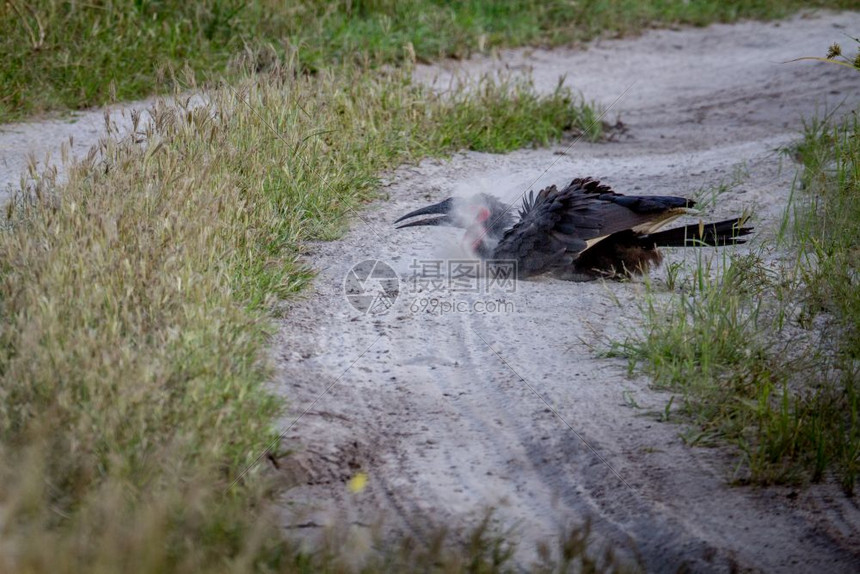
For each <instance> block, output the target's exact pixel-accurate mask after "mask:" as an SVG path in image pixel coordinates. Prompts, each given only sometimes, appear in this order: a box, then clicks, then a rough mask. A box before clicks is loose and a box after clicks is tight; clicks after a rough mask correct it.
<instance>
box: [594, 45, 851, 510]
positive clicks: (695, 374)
mask: <svg viewBox="0 0 860 574" xmlns="http://www.w3.org/2000/svg"><path fill="white" fill-rule="evenodd" d="M831 50H832V49H831ZM840 61H843V60H840ZM844 61H846V62H852V60H850V59H844ZM854 62H855V63H856V64H857V67H858V69H860V58H857V59H856V60H854ZM846 73H851V72H848V71H846ZM858 133H860V119H858V116H857V113H856V112H855V113H853V114H850V115H848V117H847V119H844V120H842V121H838V122H837V121H835V120H833V119H832V117H831V118H826V119H824V120H812V121H810V122H808V123H807V125H806V129H805V132H804V134H803V139H802V141H801V143H800V144H799V145H798V146H797V147H796V149H791V150H786V151H787V152H788V153H789V155H791V156H792V157H794V158H795V159H797V160H799V161H800V162H801V164H802V170H801V171H800V172H799V175H798V177H797V179H796V182H795V189H794V191H793V196H792V202H791V204H790V205H789V206H788V208H787V211H786V214H785V219H784V222H783V225H782V227H781V228H780V229H779V231H778V233H777V234H776V236H775V237H772V238H764V239H763V240H762V241H760V242H758V244H757V245H754V246H753V247H752V249H751V251H749V252H748V253H743V252H738V253H734V254H727V252H721V253H720V254H718V255H707V254H704V255H703V254H701V253H700V254H699V256H698V261H697V265H694V266H693V268H692V269H691V271H690V272H689V273H685V272H684V271H683V270H682V269H683V268H682V267H680V266H679V267H670V268H669V270H668V279H667V282H666V285H665V287H667V288H668V289H669V291H671V292H673V294H671V295H670V294H667V293H666V292H665V289H664V290H660V289H657V288H656V287H654V288H652V289H651V290H650V292H649V294H648V296H647V297H646V300H645V302H644V303H643V306H642V310H643V326H642V328H641V330H639V331H638V332H636V333H634V334H632V335H631V336H630V337H629V338H627V339H626V340H624V341H615V342H614V343H613V345H612V349H611V351H610V354H613V355H616V356H624V357H627V358H628V361H629V367H630V370H631V372H643V373H645V374H647V375H649V376H650V377H652V378H653V380H654V385H655V386H656V387H658V388H662V389H667V390H670V391H672V392H673V393H676V395H675V396H673V399H672V402H674V407H675V408H674V410H673V409H672V405H671V404H670V405H669V406H667V408H666V413H664V415H663V418H664V419H665V418H669V417H671V416H676V417H681V418H683V419H684V420H686V421H688V422H692V423H693V424H692V425H691V430H690V431H689V432H688V433H687V435H686V438H687V440H688V442H689V443H691V444H697V445H718V444H724V443H725V442H726V441H728V442H729V443H732V444H734V445H736V446H737V448H738V452H739V453H740V457H739V459H738V465H737V467H736V469H735V473H734V480H735V481H737V482H738V483H747V482H752V483H756V484H773V483H778V484H797V483H802V482H807V481H813V482H819V481H822V480H830V479H834V480H837V481H838V482H839V483H840V484H841V486H842V488H843V489H844V491H845V492H846V493H847V494H849V495H851V494H853V493H854V490H855V488H856V485H857V479H858V474H860V202H858V201H857V198H858V197H860V137H858ZM672 413H673V414H672Z"/></svg>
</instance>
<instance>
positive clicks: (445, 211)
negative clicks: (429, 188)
mask: <svg viewBox="0 0 860 574" xmlns="http://www.w3.org/2000/svg"><path fill="white" fill-rule="evenodd" d="M452 203H453V198H450V197H449V198H448V199H446V200H445V201H440V202H439V203H436V204H433V205H428V206H427V207H422V208H421V209H416V210H415V211H412V212H410V213H407V214H406V215H404V216H403V217H401V218H400V219H398V220H397V221H395V222H394V223H400V222H401V221H403V220H404V219H409V218H410V217H417V216H419V215H437V214H441V215H440V217H431V218H429V219H421V220H419V221H410V222H409V223H404V224H402V225H398V226H397V229H403V228H404V227H418V226H419V225H443V226H447V227H457V225H456V224H455V223H454V220H453V219H452V218H451V215H450V212H451V206H452Z"/></svg>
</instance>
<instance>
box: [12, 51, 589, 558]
mask: <svg viewBox="0 0 860 574" xmlns="http://www.w3.org/2000/svg"><path fill="white" fill-rule="evenodd" d="M469 93H470V94H471V95H468V96H467V95H463V94H461V95H459V96H457V97H455V98H453V99H441V98H439V97H436V96H434V95H432V94H430V93H427V92H425V91H423V90H421V89H420V88H418V87H415V86H413V85H411V83H410V81H409V80H408V76H407V75H405V73H403V72H399V71H398V72H393V73H390V74H387V75H382V74H376V75H371V74H368V73H364V72H355V71H349V70H333V71H326V72H321V73H319V74H317V75H316V76H313V77H311V76H307V75H304V74H301V73H298V72H297V70H296V68H295V67H293V66H291V65H284V66H276V67H275V68H274V70H273V71H272V73H271V74H270V75H267V76H265V77H262V76H259V77H257V78H256V79H255V80H246V81H244V82H242V83H240V84H239V85H238V86H237V87H235V88H233V87H225V88H224V89H221V90H215V91H208V92H205V93H202V94H201V95H199V96H198V97H195V98H189V97H187V96H177V103H176V105H168V104H166V103H163V102H162V103H159V104H157V105H155V106H154V107H153V109H152V110H151V111H150V114H151V118H149V119H146V118H142V119H141V118H137V124H138V125H137V128H136V130H135V132H136V133H135V134H134V135H133V136H132V137H130V138H128V139H125V140H123V141H116V139H115V138H109V139H106V140H105V141H104V142H103V144H102V145H101V146H100V149H99V150H98V151H97V153H94V154H93V155H91V156H90V157H89V158H88V159H86V160H85V161H83V162H81V163H79V164H77V165H75V166H73V167H72V168H71V170H70V172H69V176H68V181H66V182H63V183H58V182H57V181H56V179H55V177H54V176H53V175H52V173H51V172H50V171H49V172H47V173H45V174H42V175H41V176H39V181H38V183H37V184H35V185H33V186H31V187H30V188H29V189H27V190H26V191H25V192H24V193H22V194H21V196H20V197H18V198H17V200H16V202H14V203H12V204H10V205H9V208H8V219H7V222H6V225H5V227H4V229H3V231H2V233H0V269H2V275H0V315H2V317H3V321H2V326H0V329H2V330H0V341H2V345H0V436H2V441H0V452H2V457H3V460H4V464H3V476H2V479H0V510H2V514H0V516H2V521H0V545H1V546H2V548H3V551H2V552H0V556H2V558H0V569H2V570H4V571H22V572H52V573H54V572H75V571H89V572H117V571H125V572H166V571H182V572H185V571H231V572H245V571H252V570H261V569H262V570H280V571H293V570H298V571H312V570H316V569H317V567H316V566H313V565H314V564H316V565H317V566H319V565H320V564H323V565H324V564H325V561H324V560H325V556H324V555H320V556H322V557H320V556H306V555H301V554H300V553H298V551H297V550H295V549H294V548H293V547H292V546H291V545H289V544H288V543H287V542H286V541H285V540H284V539H283V537H282V536H281V533H280V529H279V528H278V526H277V523H276V521H275V520H274V519H273V517H272V516H270V514H269V511H268V510H267V508H268V501H269V499H270V495H271V487H272V485H271V484H270V483H269V481H268V480H267V479H266V477H265V475H266V472H265V465H262V466H257V467H254V468H253V469H252V470H251V472H250V473H248V474H247V475H245V476H244V477H243V479H242V480H241V481H240V482H239V484H237V485H236V486H235V487H234V488H232V489H229V490H228V486H229V485H230V484H231V482H232V481H233V479H234V478H235V477H237V476H238V475H239V474H240V473H241V471H242V470H243V469H244V468H245V467H246V466H247V465H248V464H250V463H251V462H252V461H253V460H254V459H255V458H256V457H257V456H258V455H259V453H260V452H262V450H263V449H264V448H265V446H266V445H267V444H268V443H269V442H270V441H271V440H272V438H273V437H274V435H275V434H276V429H274V428H273V424H274V420H275V415H276V414H277V413H278V411H279V408H280V403H279V401H278V400H276V399H275V398H274V397H273V396H271V395H270V394H269V393H268V392H267V391H266V390H265V389H264V386H263V383H264V381H265V380H266V377H267V374H268V370H267V366H266V364H265V363H264V361H262V359H261V357H262V356H263V352H264V350H265V345H266V341H267V332H268V329H269V328H270V323H269V317H270V313H271V312H272V310H273V309H274V303H275V302H276V301H277V300H278V299H279V298H282V297H286V296H289V295H290V294H291V293H294V292H295V291H297V290H298V289H301V288H302V286H304V285H305V284H306V283H307V281H308V280H309V278H310V277H311V273H310V271H309V270H307V269H305V268H303V266H302V265H301V263H300V262H299V260H298V255H299V253H300V252H301V249H302V243H303V242H304V241H307V240H310V239H319V238H322V239H327V238H333V237H336V236H337V235H338V234H339V233H340V231H341V230H342V229H343V228H344V226H345V225H346V224H347V223H348V221H349V219H350V214H351V213H354V210H355V209H357V208H359V207H360V206H361V205H362V204H363V203H364V202H366V201H368V200H369V199H371V198H372V197H373V196H374V193H375V189H376V184H377V175H378V174H379V173H380V172H381V171H382V170H384V169H386V168H391V167H394V166H396V165H398V164H399V163H401V162H404V161H409V160H410V159H412V158H416V157H420V156H423V155H428V154H431V155H435V154H443V153H447V152H450V151H452V150H455V149H458V148H464V147H465V148H473V149H483V150H490V151H504V150H506V149H511V148H512V147H514V146H519V145H523V144H524V143H530V144H537V143H541V142H545V141H550V140H552V139H556V138H558V137H560V136H561V135H562V133H563V132H564V131H565V130H573V131H576V130H582V129H587V128H588V126H587V125H586V124H585V123H584V122H585V118H588V117H594V113H593V111H592V110H591V109H590V108H589V107H588V106H585V105H584V104H583V103H582V102H580V101H579V100H578V99H577V98H575V97H574V96H573V95H572V94H571V93H569V92H567V91H565V90H559V91H558V92H557V93H555V94H553V95H550V96H547V97H539V96H537V95H535V94H534V92H533V91H532V90H531V88H530V86H529V85H528V84H527V83H522V82H516V83H511V82H508V83H505V82H501V83H499V82H492V81H489V80H484V81H483V83H482V84H481V86H480V87H479V88H476V87H474V86H473V87H472V89H471V91H470V92H469ZM595 129H599V128H595ZM594 133H599V132H594ZM135 141H142V142H143V144H142V145H139V144H137V143H135ZM46 549H49V550H46ZM493 552H495V550H493V547H492V545H479V547H478V548H477V550H469V551H468V552H467V553H466V554H465V555H464V556H467V557H469V560H476V561H478V562H477V563H480V564H483V563H484V561H485V560H489V562H487V563H488V564H491V565H492V564H495V562H497V561H498V560H497V559H496V558H494V557H493V556H492V553H493ZM320 560H323V562H319V561H320ZM496 566H498V565H496ZM496 566H493V567H492V568H491V570H492V571H496V570H498V568H497V567H496ZM488 571H489V570H488Z"/></svg>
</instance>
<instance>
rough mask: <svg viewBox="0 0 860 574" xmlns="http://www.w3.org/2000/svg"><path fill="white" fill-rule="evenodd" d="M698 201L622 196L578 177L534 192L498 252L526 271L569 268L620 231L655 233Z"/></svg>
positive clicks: (525, 202)
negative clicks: (560, 185)
mask: <svg viewBox="0 0 860 574" xmlns="http://www.w3.org/2000/svg"><path fill="white" fill-rule="evenodd" d="M692 206H693V202H691V201H689V200H687V199H684V198H682V197H673V196H633V195H622V194H620V193H615V192H614V191H612V190H611V189H610V188H609V186H607V185H602V184H601V183H600V182H599V181H596V180H593V179H591V178H584V179H574V180H573V181H572V182H571V183H570V185H568V186H566V187H564V188H563V189H561V190H559V189H557V188H556V187H555V186H554V185H553V186H550V187H547V188H545V189H543V190H541V191H540V192H539V193H538V194H537V195H535V194H534V192H530V193H529V195H528V197H526V198H524V199H523V207H522V209H520V220H519V222H517V224H516V225H514V226H513V227H512V228H511V229H509V230H508V231H507V232H506V233H505V234H504V236H503V237H502V238H501V239H500V241H499V243H498V245H497V246H496V249H495V251H494V254H493V255H494V257H495V258H496V259H506V260H515V261H517V266H518V273H519V274H520V275H521V276H529V275H537V274H540V273H545V272H547V271H550V270H552V269H558V268H566V267H569V266H570V265H572V264H573V262H574V261H576V259H577V258H578V257H579V256H580V255H581V254H582V253H583V252H584V251H585V250H587V249H588V248H590V247H592V246H593V245H595V244H597V243H598V242H599V241H601V240H603V239H605V238H606V237H609V236H610V235H612V234H614V233H618V232H621V231H626V230H631V231H633V232H635V233H643V234H645V233H653V232H654V231H656V230H657V229H659V228H660V227H662V226H663V225H665V224H666V223H668V222H669V221H671V220H672V219H675V218H676V217H678V216H679V215H681V214H683V213H684V210H685V208H687V207H692Z"/></svg>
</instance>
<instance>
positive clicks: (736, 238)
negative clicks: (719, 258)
mask: <svg viewBox="0 0 860 574" xmlns="http://www.w3.org/2000/svg"><path fill="white" fill-rule="evenodd" d="M746 219H747V218H746V217H736V218H735V219H727V220H725V221H719V222H717V223H693V224H692V225H686V226H684V227H675V228H673V229H667V230H665V231H660V232H657V233H652V234H650V235H645V236H643V237H641V239H642V241H643V242H645V243H647V244H648V245H653V246H655V247H694V246H702V245H710V246H719V245H736V244H739V243H746V239H744V238H743V237H744V236H745V235H749V234H750V233H752V230H753V228H752V227H743V224H744V223H745V222H746Z"/></svg>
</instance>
